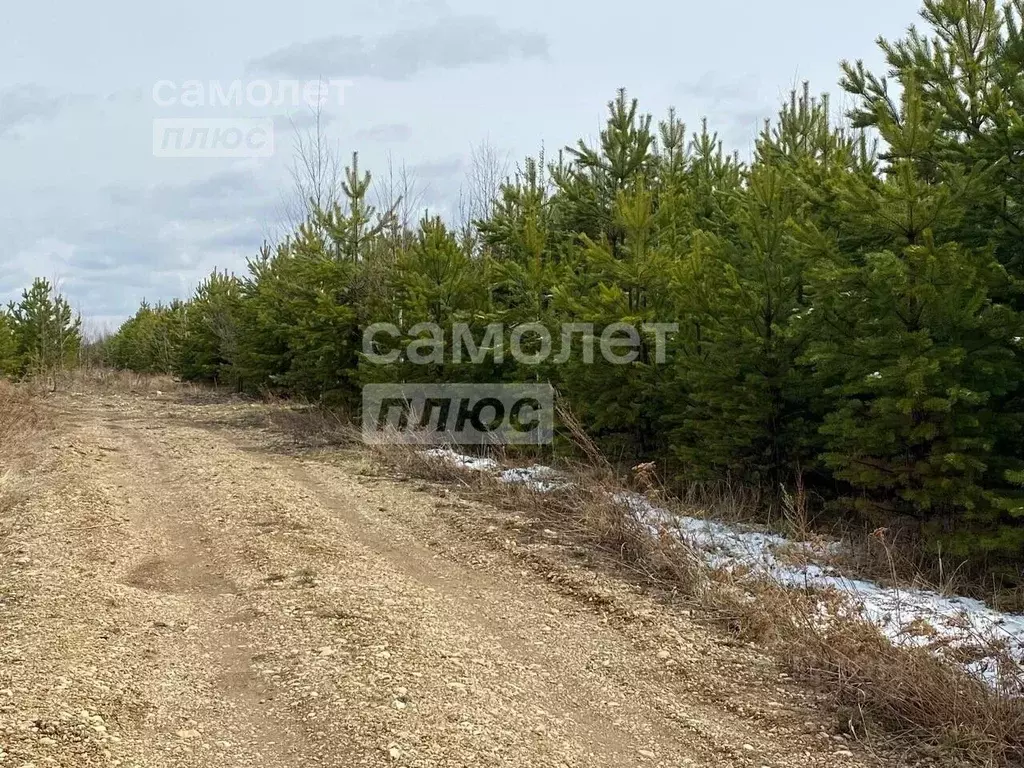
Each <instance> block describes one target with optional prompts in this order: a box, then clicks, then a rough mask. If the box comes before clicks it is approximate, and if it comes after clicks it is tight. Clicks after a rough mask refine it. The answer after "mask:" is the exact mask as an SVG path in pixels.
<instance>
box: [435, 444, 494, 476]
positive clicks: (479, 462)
mask: <svg viewBox="0 0 1024 768" xmlns="http://www.w3.org/2000/svg"><path fill="white" fill-rule="evenodd" d="M422 455H423V456H427V457H428V458H431V459H437V460H439V461H443V462H446V463H448V464H452V465H454V466H456V467H459V468H460V469H475V470H477V471H480V472H488V471H491V470H497V469H498V467H499V466H500V465H499V464H498V462H496V461H495V460H494V459H487V458H483V457H480V456H466V455H464V454H461V453H456V452H455V451H453V450H452V449H451V448H431V449H430V450H429V451H423V453H422Z"/></svg>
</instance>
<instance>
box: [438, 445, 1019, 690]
mask: <svg viewBox="0 0 1024 768" xmlns="http://www.w3.org/2000/svg"><path fill="white" fill-rule="evenodd" d="M425 455H429V456H433V457H435V458H439V459H442V460H444V461H448V462H451V463H453V464H455V465H457V466H462V467H466V468H468V469H476V470H482V471H495V472H498V473H499V474H498V477H499V479H500V480H501V481H502V482H506V483H515V484H523V485H527V486H528V487H530V488H532V489H534V490H536V491H538V492H541V493H547V492H550V491H553V490H557V489H559V488H564V487H566V486H567V485H568V482H567V481H566V480H565V479H564V476H563V475H562V474H561V473H560V472H558V471H557V470H555V469H553V468H551V467H546V466H543V465H540V464H535V465H533V466H531V467H520V468H512V469H501V467H500V465H499V464H498V462H496V461H494V460H493V459H482V458H476V457H472V456H464V455H462V454H459V453H456V452H455V451H452V450H451V449H448V448H438V449H434V450H431V451H426V452H425ZM613 498H614V499H615V501H616V502H618V503H619V504H621V505H622V506H623V507H624V508H625V509H626V510H627V511H628V512H630V513H631V514H632V515H633V516H634V517H635V518H636V519H637V520H638V521H639V522H641V523H643V524H645V525H646V526H647V527H648V528H649V530H650V531H651V533H652V534H655V535H657V534H659V533H660V532H662V531H665V530H667V531H669V532H672V533H674V534H675V535H676V536H678V537H679V538H680V540H682V541H685V542H687V543H688V544H689V545H690V546H692V547H693V549H694V550H695V551H696V552H698V553H699V554H700V556H701V557H702V559H703V560H704V562H705V563H706V564H707V565H708V566H709V567H710V568H714V569H717V570H726V571H730V572H740V573H743V574H752V575H755V576H759V577H767V578H770V579H772V580H774V581H776V582H778V583H780V584H784V585H786V586H790V587H794V588H800V589H806V588H814V589H831V590H835V591H836V592H838V593H840V594H842V595H844V596H845V597H846V598H847V600H848V601H849V603H850V604H851V605H853V606H854V607H855V608H856V609H857V610H858V611H859V612H860V613H861V615H862V616H864V617H865V618H866V619H868V620H869V621H870V622H871V623H873V624H874V625H875V626H877V627H878V628H879V629H880V630H881V631H882V632H883V633H884V634H885V636H886V637H888V638H889V640H890V641H891V642H892V643H893V644H894V645H902V646H916V647H928V648H932V649H934V650H936V651H937V652H943V651H945V650H951V651H957V650H965V651H970V650H971V649H974V648H977V647H978V646H979V643H980V644H981V645H982V646H984V647H996V648H1002V649H1004V651H1003V654H1002V655H1003V656H1005V659H1001V658H997V657H996V656H994V655H989V656H985V657H983V658H976V659H975V660H974V661H971V662H969V663H964V664H963V667H964V669H966V670H967V671H968V672H969V673H971V674H972V675H975V676H976V677H978V678H980V679H982V680H985V681H986V682H988V683H989V684H990V685H992V686H993V687H998V686H1001V685H1004V684H1005V685H1011V686H1013V685H1015V686H1016V689H1015V692H1016V693H1019V694H1022V695H1024V689H1021V685H1022V683H1021V681H1022V680H1024V615H1019V614H1010V613H1002V612H1000V611H996V610H993V609H991V608H989V607H988V606H986V605H985V604H984V603H982V602H981V601H979V600H974V599H971V598H966V597H957V596H945V595H940V594H938V593H936V592H932V591H929V590H923V589H915V588H911V587H904V588H899V589H897V588H893V587H883V586H881V585H879V584H876V583H875V582H872V581H867V580H864V579H853V578H849V577H846V576H844V575H842V574H841V573H839V572H838V571H837V570H836V569H835V568H833V567H830V566H827V565H819V564H816V563H814V562H813V558H814V557H815V556H817V557H818V558H819V559H823V558H825V557H827V556H828V555H829V554H835V553H837V552H840V551H842V543H841V542H838V541H832V542H828V543H827V544H824V545H821V544H812V543H809V542H794V541H792V540H790V539H788V538H786V537H785V536H781V535H779V534H774V533H765V532H762V531H758V530H755V529H753V528H752V527H749V526H739V525H730V524H726V523H722V522H718V521H715V520H706V519H703V518H696V517H687V516H681V515H676V514H674V513H672V512H671V511H669V510H667V509H663V508H661V507H658V506H655V505H654V504H653V503H651V501H650V500H649V499H648V498H647V497H646V496H643V495H641V494H638V493H633V492H629V491H624V492H620V493H617V494H615V495H614V497H613ZM794 547H796V548H797V551H798V552H799V553H800V554H802V555H803V558H800V559H804V560H810V561H811V562H808V563H806V564H801V563H794V562H791V561H790V560H789V559H787V558H786V557H785V556H784V554H783V553H784V552H787V551H788V552H793V550H794ZM1006 660H1009V661H1010V662H1011V668H1010V669H1005V668H1004V667H1005V662H1006Z"/></svg>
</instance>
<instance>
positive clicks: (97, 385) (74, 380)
mask: <svg viewBox="0 0 1024 768" xmlns="http://www.w3.org/2000/svg"><path fill="white" fill-rule="evenodd" d="M34 387H35V388H36V389H38V390H44V391H87V392H101V393H104V394H154V393H157V392H182V391H184V392H193V391H199V390H200V389H202V387H200V386H199V385H197V384H191V383H188V382H180V381H176V380H175V379H173V378H171V377H170V376H168V375H165V374H152V373H135V372H134V371H119V370H115V369H113V368H106V367H101V366H82V367H80V368H75V369H73V370H69V371H64V372H62V373H61V374H59V375H57V376H50V377H47V378H46V379H38V380H36V381H35V382H34Z"/></svg>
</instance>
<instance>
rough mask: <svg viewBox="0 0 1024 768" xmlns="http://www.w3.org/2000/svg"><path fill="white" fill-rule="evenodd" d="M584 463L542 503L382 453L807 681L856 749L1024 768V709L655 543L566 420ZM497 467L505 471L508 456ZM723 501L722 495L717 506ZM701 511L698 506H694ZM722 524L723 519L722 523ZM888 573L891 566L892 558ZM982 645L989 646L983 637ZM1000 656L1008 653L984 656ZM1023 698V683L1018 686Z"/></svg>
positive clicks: (468, 475) (483, 478)
mask: <svg viewBox="0 0 1024 768" xmlns="http://www.w3.org/2000/svg"><path fill="white" fill-rule="evenodd" d="M562 423H563V424H566V425H567V426H568V429H569V431H570V432H571V433H572V434H573V437H574V439H575V440H576V441H577V443H578V444H579V446H580V455H582V456H584V457H586V459H585V463H581V464H580V465H578V466H575V467H569V468H566V470H565V471H566V473H567V474H568V475H569V478H570V484H569V485H568V486H567V487H565V488H561V489H559V490H556V491H548V492H543V493H542V492H538V491H536V490H532V489H531V488H530V487H528V486H523V485H510V484H507V483H503V482H501V481H500V480H499V479H498V478H497V477H496V476H495V475H494V473H491V472H482V471H479V470H476V469H472V468H466V467H462V466H459V465H458V464H456V463H453V462H450V461H445V460H443V459H438V458H435V457H431V456H429V455H425V452H424V450H423V448H424V446H417V445H402V444H398V443H394V444H387V445H378V446H374V448H373V450H374V452H375V454H376V456H377V458H378V459H379V460H380V461H381V462H383V463H385V464H386V465H388V466H389V467H391V468H392V469H393V470H395V471H397V472H399V473H402V474H404V475H407V476H413V477H418V478H423V479H428V480H431V481H434V482H439V483H444V484H446V485H449V486H455V487H456V488H457V489H458V490H459V492H460V493H461V494H463V495H465V496H468V497H470V498H474V499H477V500H483V501H486V502H488V503H491V504H494V505H496V506H499V507H503V508H510V509H515V510H517V511H519V512H521V513H524V514H526V515H527V516H528V517H532V518H535V519H537V520H539V521H541V523H542V524H543V525H545V526H548V527H551V528H555V529H557V530H559V531H560V532H561V533H563V534H568V535H569V536H570V537H571V538H572V539H573V540H574V542H575V543H576V544H578V545H579V544H582V545H585V546H587V547H589V548H590V549H591V550H594V551H597V552H600V553H604V555H605V556H606V559H610V560H612V561H614V563H615V564H617V565H618V566H620V567H622V568H624V569H625V571H626V572H627V573H628V575H629V576H630V577H634V578H635V577H637V576H639V577H641V578H642V579H643V580H645V581H647V582H648V583H649V584H650V585H651V586H654V587H657V588H658V591H659V592H660V593H661V594H662V595H664V594H666V593H670V594H671V595H673V596H675V597H677V598H678V597H684V598H685V599H686V602H687V604H688V606H690V607H692V606H693V605H697V606H699V607H700V609H701V611H700V613H701V614H702V615H704V616H705V617H706V618H707V619H708V620H709V621H712V622H714V623H716V624H717V625H719V626H721V627H722V628H724V629H725V631H728V632H730V633H732V634H734V635H736V636H738V637H740V638H741V639H744V640H746V641H750V642H756V643H757V644H759V645H761V646H762V647H764V648H766V649H768V650H770V651H772V652H773V653H775V654H776V655H777V656H778V658H779V659H780V661H781V662H782V663H783V664H784V665H785V666H786V667H787V668H788V669H789V670H791V672H792V674H794V675H795V676H798V677H800V678H801V679H804V680H806V681H808V682H810V683H812V684H814V685H816V686H819V687H821V688H822V689H823V690H825V691H827V692H829V694H830V695H831V696H832V697H833V699H834V702H835V713H836V718H837V726H838V728H839V729H840V730H841V731H842V732H844V733H846V734H847V735H848V736H849V737H851V738H854V739H870V740H871V741H872V742H873V743H875V744H880V743H884V744H885V745H886V746H887V747H889V748H898V747H899V746H900V745H904V746H906V745H910V748H912V749H913V750H914V751H915V752H918V753H921V752H923V753H926V754H929V755H932V756H934V757H942V758H943V759H945V758H952V759H953V760H955V761H959V762H961V763H967V764H972V765H985V766H1019V765H1024V699H1021V698H1020V697H1019V696H1014V695H1013V694H1011V693H1009V691H1010V690H1011V688H1012V686H1009V687H1007V689H1006V690H1003V691H1000V690H996V689H995V688H992V687H990V686H988V685H986V684H985V683H983V682H981V681H979V680H977V679H975V678H973V677H971V676H970V675H968V674H967V673H966V672H964V671H963V670H962V669H961V668H959V667H958V666H956V665H954V664H951V663H949V661H948V660H945V659H943V658H942V657H940V656H937V655H936V654H935V653H934V652H933V651H931V650H928V649H924V648H914V647H897V646H894V645H893V644H892V643H891V642H889V640H888V639H887V638H886V637H885V636H884V635H883V634H882V633H881V631H880V630H879V629H878V628H877V627H875V626H874V625H873V624H871V623H870V622H869V621H867V620H866V619H865V618H863V617H862V616H861V615H860V614H859V612H857V611H855V610H851V609H850V607H849V605H848V604H847V603H846V602H845V598H843V597H842V596H840V595H837V594H831V593H823V592H821V591H811V590H795V589H790V588H786V587H782V586H780V585H778V584H775V583H768V582H765V581H761V580H757V579H752V578H750V577H743V576H742V575H737V574H726V573H723V572H719V571H711V570H709V569H708V568H707V567H706V566H705V565H704V564H703V562H702V560H701V559H700V558H699V557H698V556H697V555H696V554H695V553H694V552H693V551H691V550H690V549H689V548H688V547H687V546H686V545H685V544H684V543H682V542H681V541H680V540H679V539H678V537H677V536H675V535H672V534H670V533H669V532H667V531H663V532H661V534H660V535H656V534H653V533H652V532H651V530H650V529H649V528H648V526H646V525H645V524H643V523H641V522H639V521H638V520H637V519H636V518H635V516H634V515H633V514H631V513H630V512H629V510H627V509H626V508H625V507H624V506H623V505H622V504H620V503H616V502H615V501H614V498H613V496H614V494H615V493H616V492H618V491H621V490H622V489H623V484H622V483H621V482H620V480H619V479H618V478H617V477H616V476H615V473H614V471H613V470H612V467H611V465H610V464H609V463H608V462H607V461H606V460H605V459H604V458H603V457H602V456H601V455H600V452H599V451H598V450H597V449H596V447H595V446H594V444H593V443H592V441H590V440H589V438H587V436H586V435H585V433H584V432H583V430H582V429H581V428H580V427H579V425H578V424H575V422H574V421H572V420H571V419H566V418H565V416H564V415H563V417H562ZM491 457H492V458H496V459H498V460H500V459H501V458H502V456H501V452H500V451H492V452H491ZM630 484H631V485H632V486H633V487H634V489H638V490H642V491H647V492H653V493H657V492H658V488H657V483H656V481H655V480H654V478H653V477H652V474H651V472H650V468H649V467H646V466H645V465H640V466H638V467H636V468H635V472H634V476H633V478H632V482H631V483H630ZM716 493H717V494H718V495H717V496H716ZM684 503H688V504H692V505H694V506H695V507H697V508H699V509H700V510H710V511H712V512H717V510H718V508H721V509H722V510H723V511H724V513H725V517H726V519H742V518H743V515H744V513H745V512H746V511H747V508H748V505H749V504H750V503H752V500H751V499H750V498H749V497H746V496H742V495H741V496H740V497H739V498H728V497H726V496H723V495H722V490H721V489H710V488H701V489H695V490H694V491H693V492H692V493H691V496H690V497H689V498H688V499H685V500H684ZM785 506H786V510H785V515H786V522H787V523H788V525H790V526H792V528H793V529H794V530H800V531H803V532H804V533H805V534H808V535H810V526H809V523H808V520H807V513H806V500H805V499H804V497H803V495H802V494H800V492H799V489H798V491H797V494H795V495H794V496H793V497H790V498H789V500H788V502H787V504H786V505H785ZM691 509H692V507H691ZM715 516H717V515H715ZM889 564H890V572H892V567H893V566H892V560H891V555H890V560H889ZM977 640H978V645H979V646H980V647H985V646H986V643H989V645H990V641H985V640H984V639H983V638H980V637H979V638H978V639H977ZM989 651H991V653H992V655H998V653H999V649H997V648H990V647H988V648H986V653H988V652H989ZM1018 685H1021V686H1022V687H1021V688H1019V690H1024V681H1018Z"/></svg>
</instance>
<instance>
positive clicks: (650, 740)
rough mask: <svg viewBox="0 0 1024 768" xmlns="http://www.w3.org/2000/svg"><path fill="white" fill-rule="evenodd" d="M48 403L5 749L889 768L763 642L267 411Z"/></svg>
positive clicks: (280, 759)
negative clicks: (670, 603)
mask: <svg viewBox="0 0 1024 768" xmlns="http://www.w3.org/2000/svg"><path fill="white" fill-rule="evenodd" d="M54 407H56V408H57V409H58V410H59V411H60V418H59V420H60V421H61V422H62V423H63V426H62V427H61V428H60V429H59V430H58V432H57V433H56V434H54V435H51V436H50V437H49V438H48V441H49V445H48V447H47V448H46V450H45V451H44V457H43V469H42V470H40V473H39V476H38V477H37V480H38V482H39V487H38V491H37V492H36V493H35V494H34V496H33V498H32V500H31V501H30V502H29V504H28V505H27V506H25V507H24V508H23V509H21V511H20V512H19V520H18V521H17V525H16V527H15V531H14V533H13V534H12V535H11V537H10V538H9V539H8V540H7V541H6V542H5V543H4V546H5V547H6V548H7V549H8V552H9V554H8V555H7V556H4V557H3V558H2V561H0V748H2V750H3V751H2V752H0V755H2V757H0V765H2V766H5V767H6V766H35V768H42V766H68V767H72V766H92V765H103V766H106V765H111V766H114V765H120V766H137V767H138V768H160V767H162V766H217V767H223V768H232V767H234V766H338V767H343V768H349V767H351V766H407V767H408V768H414V767H420V766H423V767H425V766H472V767H473V768H481V767H483V766H511V767H513V768H517V767H519V766H522V767H523V768H526V767H529V768H545V767H548V766H551V767H557V766H571V767H573V768H577V767H578V768H590V767H591V766H666V767H667V766H672V767H673V768H678V767H679V766H753V767H754V768H758V767H759V766H773V767H776V766H778V767H779V768H782V767H783V766H785V767H786V768H793V767H794V766H829V767H831V766H847V765H849V766H855V765H878V764H881V763H879V762H878V761H877V759H872V758H869V757H868V756H867V755H865V754H864V753H863V752H862V751H861V750H859V749H858V748H857V747H856V746H851V745H848V744H847V743H846V742H845V741H843V740H842V738H841V737H838V736H835V735H833V733H834V726H835V723H834V722H829V718H830V716H829V715H828V714H827V708H826V707H824V706H822V702H821V700H820V699H818V698H816V697H815V696H814V695H813V694H811V693H810V692H808V691H806V690H804V689H802V688H800V687H798V686H797V685H795V684H794V683H792V682H791V681H790V680H789V679H788V678H787V677H786V676H785V675H783V674H782V672H781V670H780V669H779V668H777V667H776V666H775V664H774V663H773V662H772V661H771V660H770V659H768V658H766V657H763V656H761V655H760V654H759V653H758V652H757V651H756V650H753V649H751V648H749V647H746V646H744V645H742V644H740V643H737V642H735V641H734V640H733V639H731V638H730V637H728V636H726V635H724V634H722V635H719V634H717V633H716V632H714V631H712V630H709V629H706V628H703V627H701V626H700V625H698V624H696V623H693V622H691V621H689V620H688V619H687V617H686V615H685V613H684V612H669V611H668V610H667V609H665V608H662V607H659V606H658V605H657V604H655V603H654V602H652V601H650V600H648V599H646V598H645V597H643V596H642V595H640V594H639V593H638V591H637V590H635V589H633V588H631V587H629V586H628V585H626V584H623V583H619V582H617V581H616V580H615V579H613V578H611V577H607V576H601V575H597V574H594V573H590V572H589V571H588V570H587V569H586V568H584V567H582V566H580V565H578V564H574V563H573V561H572V558H571V556H570V555H569V554H566V550H567V549H568V548H565V547H562V546H560V543H559V541H558V539H557V536H556V535H552V536H551V537H550V540H549V541H541V542H537V543H534V544H529V545H522V544H517V543H516V536H515V532H516V526H517V525H519V524H520V523H519V522H517V521H516V520H515V519H514V518H512V517H508V516H505V517H503V516H502V515H501V514H499V513H497V512H496V511H493V510H492V511H490V512H489V511H488V510H487V509H484V508H480V507H478V506H474V505H471V504H467V503H463V502H460V501H457V500H454V499H453V498H452V497H451V496H447V497H446V496H444V495H441V494H439V493H438V492H437V491H436V490H431V489H429V488H425V487H422V486H419V485H418V483H416V482H399V481H397V480H392V479H388V478H386V477H381V476H375V474H374V472H373V471H372V469H371V468H370V467H369V465H368V464H367V463H366V460H365V458H360V456H359V455H358V454H353V453H350V454H341V455H334V456H330V455H326V456H312V455H296V454H295V453H294V452H290V451H288V450H284V448H285V447H286V442H285V441H284V439H283V438H282V437H281V436H280V435H279V434H277V433H275V432H274V431H273V430H271V429H267V428H260V426H259V425H260V424H262V423H264V421H263V419H262V417H261V415H260V411H261V409H264V408H265V406H261V405H253V404H249V403H242V402H236V403H214V402H188V401H186V400H180V399H176V398H175V397H171V396H167V395H164V396H160V397H154V396H138V397H134V398H133V397H128V396H113V395H103V396H101V395H91V394H90V395H77V396H73V395H62V396H60V397H59V398H57V399H56V401H55V406H54ZM889 764H891V763H889Z"/></svg>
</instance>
